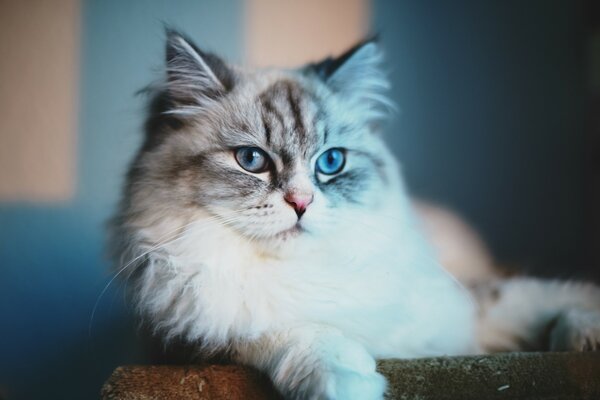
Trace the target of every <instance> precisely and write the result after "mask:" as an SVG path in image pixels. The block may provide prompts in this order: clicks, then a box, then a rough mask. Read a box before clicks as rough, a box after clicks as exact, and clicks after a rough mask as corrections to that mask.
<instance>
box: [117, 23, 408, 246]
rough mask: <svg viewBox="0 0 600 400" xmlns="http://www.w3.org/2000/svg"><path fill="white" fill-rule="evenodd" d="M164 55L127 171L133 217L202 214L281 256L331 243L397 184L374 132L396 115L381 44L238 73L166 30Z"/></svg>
mask: <svg viewBox="0 0 600 400" xmlns="http://www.w3.org/2000/svg"><path fill="white" fill-rule="evenodd" d="M166 56H167V57H166V76H165V79H164V81H163V82H161V83H160V84H159V85H157V86H154V87H153V89H152V90H153V101H152V104H151V107H150V116H149V119H148V121H147V124H146V131H147V132H146V133H147V137H146V142H145V145H144V146H143V148H142V150H141V151H140V153H139V155H138V157H137V159H136V161H135V162H134V165H133V167H132V170H131V172H130V174H129V184H128V191H127V195H126V197H127V198H126V202H125V204H126V210H125V213H126V214H128V215H129V216H131V218H134V217H135V216H139V215H146V218H150V219H149V220H151V219H153V218H154V219H155V220H158V219H159V218H178V217H179V216H183V215H187V216H192V217H191V218H193V215H195V214H194V212H195V211H202V215H209V216H210V218H213V219H214V220H216V221H219V222H220V223H221V224H224V225H226V226H228V227H229V228H230V229H232V230H233V231H235V232H237V233H238V234H239V235H241V236H242V237H246V238H248V239H249V240H253V241H255V242H259V243H262V244H263V245H265V246H267V247H268V246H273V247H277V246H279V245H282V243H293V242H294V241H296V240H300V239H299V238H317V239H320V238H323V237H324V236H326V235H335V232H336V230H337V229H347V227H348V226H349V224H352V222H353V220H354V219H357V218H359V217H361V218H362V217H364V216H365V215H368V213H370V212H372V211H373V210H374V209H376V208H377V207H379V206H380V204H381V202H382V201H383V200H384V199H385V197H386V188H387V187H389V185H390V184H393V183H394V182H395V179H396V177H395V176H390V175H393V174H394V172H393V171H394V170H395V166H394V165H390V163H391V164H393V161H391V158H390V156H389V153H388V152H387V150H386V148H385V146H384V144H383V142H382V141H381V139H380V138H379V136H378V135H377V133H376V132H374V130H375V129H376V126H377V124H376V122H377V121H378V120H379V119H380V117H381V116H382V112H383V113H385V109H386V108H387V107H389V102H388V100H387V99H386V97H385V96H384V92H385V90H386V89H387V87H388V82H387V80H386V79H385V76H384V74H383V72H382V71H381V69H380V61H381V52H380V50H379V48H378V45H377V44H376V43H375V42H374V41H365V42H363V43H360V44H359V45H357V46H355V47H353V48H352V49H350V50H349V51H347V52H346V53H344V54H343V55H341V56H339V57H337V58H328V59H326V60H324V61H322V62H319V63H313V64H309V65H306V66H302V67H300V68H298V69H294V70H277V69H270V70H243V69H241V68H238V67H235V66H231V65H228V64H226V63H225V62H224V61H222V60H221V59H220V58H219V57H217V56H215V55H213V54H209V53H207V52H204V51H202V50H200V49H199V48H198V47H197V46H195V45H194V44H193V43H192V42H191V41H190V40H189V39H187V38H186V37H185V36H182V35H181V34H179V33H177V32H173V31H169V32H168V38H167V52H166ZM182 220H185V218H182Z"/></svg>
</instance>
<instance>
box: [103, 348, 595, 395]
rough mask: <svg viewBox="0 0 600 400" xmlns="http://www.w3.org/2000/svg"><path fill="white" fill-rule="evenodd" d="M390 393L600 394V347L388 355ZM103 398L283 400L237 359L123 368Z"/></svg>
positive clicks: (384, 365) (381, 366)
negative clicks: (587, 350)
mask: <svg viewBox="0 0 600 400" xmlns="http://www.w3.org/2000/svg"><path fill="white" fill-rule="evenodd" d="M378 370H379V372H381V373H382V374H383V375H384V376H385V377H386V378H387V379H388V382H389V386H388V394H387V396H386V398H388V399H402V400H417V399H419V400H426V399H435V400H444V399H461V400H463V399H464V400H470V399H473V400H488V399H548V400H550V399H552V400H558V399H568V400H586V399H590V400H592V399H600V352H596V353H593V352H590V353H501V354H495V355H489V356H469V357H437V358H423V359H414V360H383V361H380V362H379V363H378ZM101 397H102V399H103V400H117V399H118V400H154V399H156V400H158V399H161V400H175V399H203V400H224V399H228V400H259V399H261V400H262V399H279V398H280V397H279V396H278V395H277V393H276V392H275V390H274V389H273V387H272V386H271V384H270V383H269V381H268V380H267V379H266V378H265V377H264V376H262V375H261V374H259V373H258V372H256V371H255V370H252V369H250V368H246V367H242V366H238V365H195V366H192V365H190V366H123V367H118V368H117V369H116V370H115V371H114V372H113V373H112V375H111V376H110V378H109V379H108V380H107V381H106V383H105V384H104V386H103V387H102V395H101Z"/></svg>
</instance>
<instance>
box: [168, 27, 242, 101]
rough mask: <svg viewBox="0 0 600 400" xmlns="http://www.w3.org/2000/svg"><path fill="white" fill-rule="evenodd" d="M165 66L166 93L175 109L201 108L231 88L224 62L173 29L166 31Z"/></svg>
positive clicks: (228, 73) (231, 80) (231, 74)
mask: <svg viewBox="0 0 600 400" xmlns="http://www.w3.org/2000/svg"><path fill="white" fill-rule="evenodd" d="M166 64H167V65H166V67H167V68H166V69H167V82H166V86H167V91H168V93H169V95H170V97H171V100H173V102H174V103H175V104H176V105H177V106H184V107H185V106H189V107H193V108H204V107H207V106H208V105H209V103H211V102H214V101H216V100H218V98H219V97H221V96H223V95H225V94H226V93H227V92H229V91H230V90H231V89H232V88H233V85H234V81H235V79H234V74H233V72H232V71H231V69H230V68H229V67H228V66H227V65H226V64H225V62H224V61H223V60H221V59H220V58H219V57H217V56H215V55H214V54H211V53H207V52H203V51H202V50H200V49H199V48H198V47H197V46H196V45H195V44H194V43H193V42H192V41H191V40H189V39H188V38H186V37H185V36H184V35H182V34H181V33H179V32H177V31H175V30H172V29H167V49H166ZM180 110H183V109H181V108H180Z"/></svg>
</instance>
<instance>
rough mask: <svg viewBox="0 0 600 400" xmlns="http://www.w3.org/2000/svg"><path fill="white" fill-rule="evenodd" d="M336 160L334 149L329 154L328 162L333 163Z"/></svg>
mask: <svg viewBox="0 0 600 400" xmlns="http://www.w3.org/2000/svg"><path fill="white" fill-rule="evenodd" d="M334 162H335V156H334V155H333V151H331V152H329V154H327V164H329V165H331V164H333V163H334Z"/></svg>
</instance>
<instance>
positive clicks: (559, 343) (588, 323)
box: [550, 309, 600, 351]
mask: <svg viewBox="0 0 600 400" xmlns="http://www.w3.org/2000/svg"><path fill="white" fill-rule="evenodd" d="M550 349H551V350H555V351H596V350H600V312H598V311H590V310H580V309H573V310H569V311H567V312H564V313H563V314H561V315H560V316H559V318H558V320H557V321H556V325H555V327H554V328H553V329H552V331H551V333H550Z"/></svg>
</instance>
